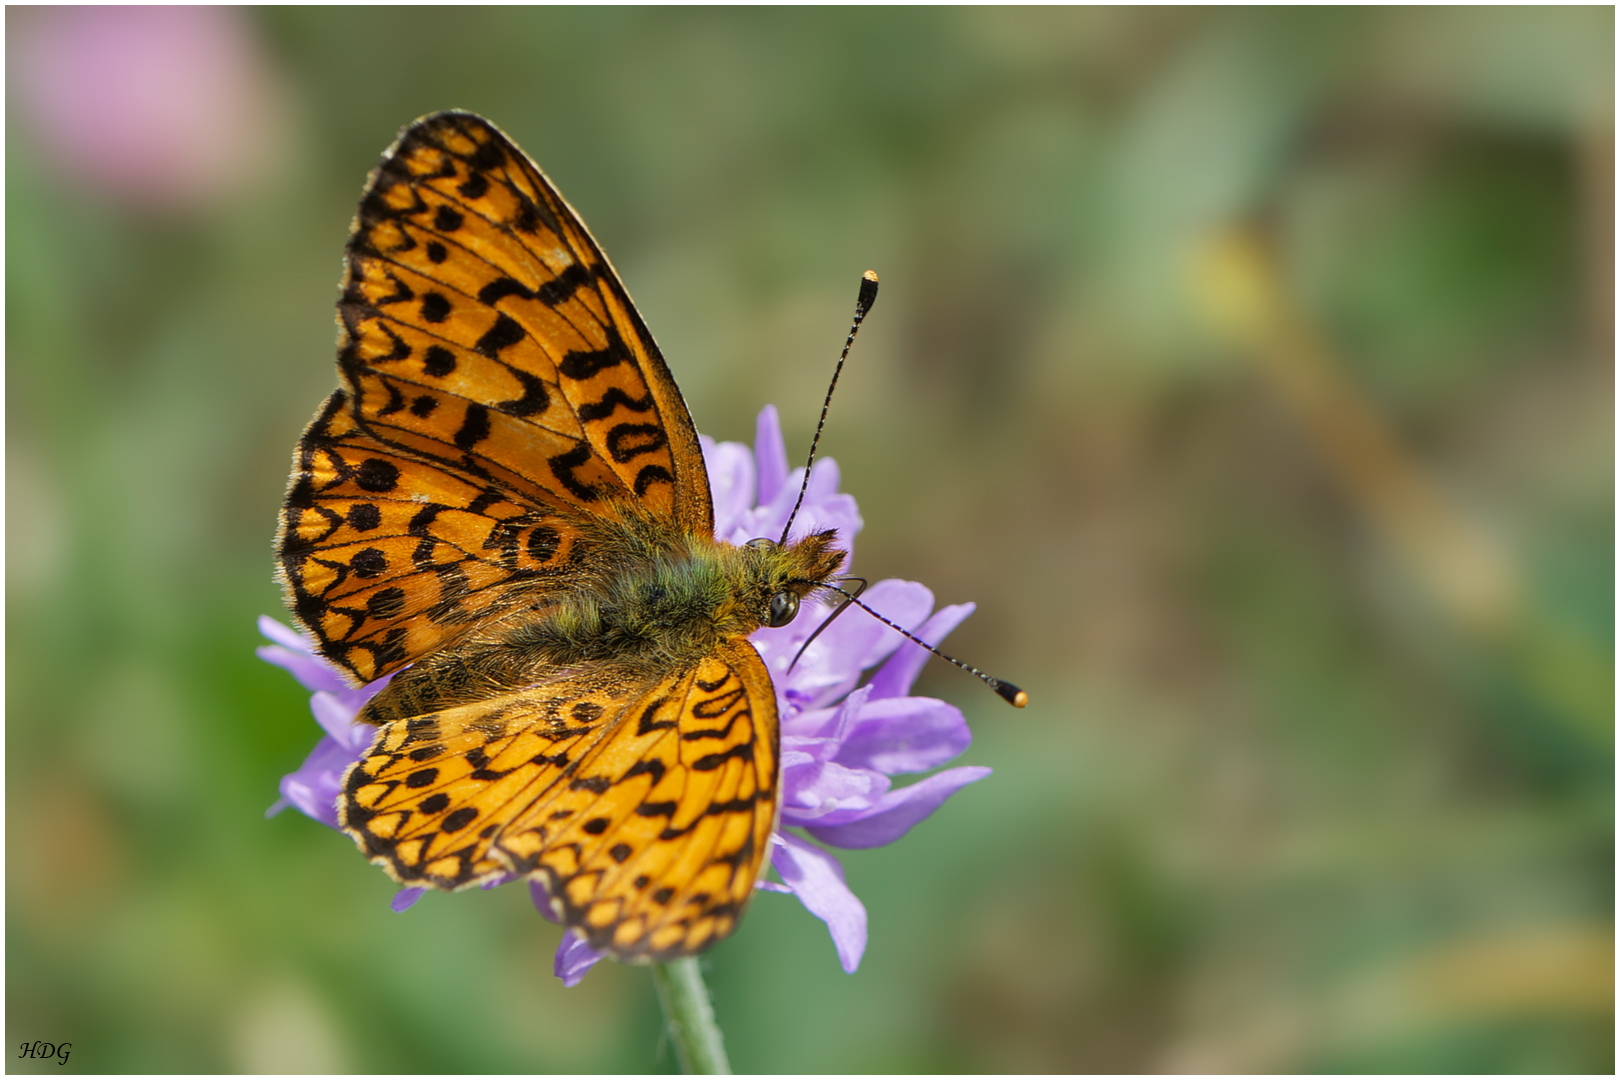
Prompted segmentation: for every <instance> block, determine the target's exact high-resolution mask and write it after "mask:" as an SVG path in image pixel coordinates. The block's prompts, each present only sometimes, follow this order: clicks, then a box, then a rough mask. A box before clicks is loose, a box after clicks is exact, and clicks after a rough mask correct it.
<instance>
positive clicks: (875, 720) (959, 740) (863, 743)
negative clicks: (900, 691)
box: [833, 687, 973, 776]
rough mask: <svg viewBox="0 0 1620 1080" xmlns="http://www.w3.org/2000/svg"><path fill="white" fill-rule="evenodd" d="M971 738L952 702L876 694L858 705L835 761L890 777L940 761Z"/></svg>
mask: <svg viewBox="0 0 1620 1080" xmlns="http://www.w3.org/2000/svg"><path fill="white" fill-rule="evenodd" d="M863 689H865V688H864V687H863ZM972 743H973V733H972V732H971V731H969V730H968V726H967V721H966V720H963V719H962V710H960V709H958V708H957V707H956V706H955V705H950V704H947V703H946V702H943V701H940V700H939V699H938V698H923V697H899V698H893V697H891V698H879V699H877V700H875V701H868V702H866V703H865V705H863V706H862V707H861V708H860V710H859V712H858V714H857V715H856V717H855V723H854V724H853V725H852V727H851V730H850V732H849V735H848V736H847V737H846V738H845V739H844V740H843V745H842V746H841V747H840V748H839V750H838V754H837V756H836V757H834V759H833V760H834V761H836V762H837V763H838V764H840V765H847V766H849V767H850V768H852V769H875V770H877V771H878V772H880V773H885V774H887V775H889V776H893V775H894V774H895V773H910V772H923V771H925V770H927V769H932V768H935V767H936V766H939V765H943V764H945V763H946V762H947V761H949V760H951V758H953V757H955V756H956V755H958V754H960V753H961V752H962V751H964V750H966V749H967V748H968V747H969V746H970V745H972Z"/></svg>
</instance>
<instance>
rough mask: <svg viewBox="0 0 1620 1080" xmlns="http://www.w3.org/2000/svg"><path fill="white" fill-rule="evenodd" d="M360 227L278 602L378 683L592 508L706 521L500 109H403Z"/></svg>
mask: <svg viewBox="0 0 1620 1080" xmlns="http://www.w3.org/2000/svg"><path fill="white" fill-rule="evenodd" d="M351 232H352V235H351V237H350V240H349V245H348V257H347V270H346V273H345V277H344V282H343V295H342V299H341V300H340V301H339V304H338V313H339V321H340V324H341V332H340V337H339V352H338V368H339V373H340V377H341V381H342V388H341V389H340V390H339V391H338V392H337V393H335V394H334V395H333V396H332V397H331V398H329V399H328V400H327V403H326V405H325V406H324V407H323V408H322V410H321V412H320V413H319V414H318V415H317V416H316V417H315V419H314V420H313V421H312V422H311V423H310V426H309V428H308V429H307V430H306V431H305V433H304V436H303V438H302V439H301V440H300V441H299V445H298V449H297V451H296V454H295V457H294V461H293V470H292V478H291V481H290V482H289V485H288V494H287V501H286V504H285V506H284V508H283V512H282V520H281V527H280V533H279V535H278V538H277V557H278V562H279V569H280V575H281V578H282V581H283V584H284V586H285V589H286V592H287V599H288V604H289V606H290V607H291V608H292V609H293V611H294V613H295V614H296V615H297V616H298V618H299V620H300V621H301V622H303V624H304V625H305V626H306V627H307V628H308V629H309V630H310V631H311V632H312V633H313V634H314V635H315V637H316V638H317V640H318V641H319V642H320V645H321V650H322V652H323V653H324V654H325V655H326V656H327V657H328V658H329V659H331V660H332V661H333V662H335V663H337V664H339V665H340V666H342V667H343V668H344V669H345V670H346V671H347V672H348V673H349V674H350V675H351V676H353V677H354V678H355V679H356V680H357V681H360V682H367V681H370V680H372V679H375V678H378V677H380V676H382V675H386V674H388V673H390V672H392V671H396V670H398V669H399V668H400V667H403V666H404V665H405V664H407V663H410V662H411V661H413V660H415V659H417V658H418V657H420V656H422V655H424V654H425V653H427V652H429V651H431V650H433V649H435V648H437V647H439V646H440V645H442V644H444V643H445V642H446V641H448V640H450V639H451V638H453V637H454V636H456V635H457V634H458V633H460V631H461V628H462V627H464V626H465V625H466V624H467V623H469V622H471V621H473V620H476V619H477V618H478V617H480V616H481V615H483V614H485V613H486V612H488V611H489V610H490V609H491V608H492V607H495V606H498V605H499V604H500V603H501V601H502V600H503V599H504V598H507V597H514V601H513V602H516V601H515V597H516V595H517V594H520V595H521V596H522V597H523V598H524V599H525V601H528V602H532V601H533V600H534V599H536V594H543V593H544V592H545V591H547V590H549V589H555V588H566V587H569V585H570V584H572V583H573V582H575V581H577V579H578V573H579V571H578V567H579V566H580V564H581V562H582V561H583V560H584V559H585V558H586V557H587V552H585V551H584V550H582V549H581V548H580V547H579V546H576V545H575V544H574V541H575V540H576V539H577V538H578V530H577V528H576V527H574V526H571V525H570V524H569V521H570V519H572V520H578V518H579V515H580V514H582V513H589V514H607V515H612V514H614V513H617V512H618V509H617V508H618V507H619V506H621V505H623V504H624V503H629V502H634V503H639V504H640V505H641V506H643V507H645V508H647V509H650V510H652V511H653V512H654V513H656V514H667V515H669V516H670V517H671V518H672V519H673V520H674V521H675V522H676V524H677V525H678V526H679V527H680V528H681V529H683V530H684V531H689V532H695V533H697V534H699V535H708V534H709V533H711V532H712V531H713V511H712V508H711V505H710V499H709V485H708V477H707V474H706V473H705V471H704V466H703V455H702V452H701V449H700V448H699V446H698V441H697V434H696V431H695V430H694V429H693V427H692V421H691V417H690V416H689V415H688V414H687V411H686V406H685V404H684V403H683V402H682V400H681V396H680V391H679V390H678V389H677V388H676V386H675V383H674V380H673V379H671V378H670V374H669V370H668V368H667V367H666V366H665V365H664V361H663V358H662V357H661V356H660V354H659V352H658V347H657V346H656V345H655V344H654V343H653V339H652V336H651V335H650V334H649V333H648V332H647V329H646V327H645V325H643V323H642V321H641V318H640V316H639V315H637V314H636V311H635V308H634V307H633V306H632V305H631V303H630V298H629V295H628V294H627V293H626V292H625V290H624V286H623V285H622V284H621V283H620V282H619V279H618V276H617V275H616V274H615V273H614V271H613V267H612V266H611V265H610V264H609V263H608V261H607V258H606V256H604V255H603V254H602V252H601V249H600V248H598V247H597V245H596V243H595V241H594V240H592V239H591V236H590V234H589V233H588V232H587V231H586V229H585V226H584V224H583V223H582V222H581V221H580V220H579V218H578V216H577V215H576V214H575V213H574V212H573V210H572V209H571V208H570V207H569V206H568V204H567V203H566V202H564V201H563V199H562V196H560V195H559V194H558V193H557V191H556V189H555V188H554V187H552V185H551V183H550V181H549V180H547V179H546V177H545V175H544V174H543V173H542V172H541V171H540V170H539V168H538V167H536V166H535V165H534V163H533V162H531V161H530V160H529V159H528V158H527V157H525V156H524V154H523V152H522V151H521V150H519V149H518V148H517V147H516V146H515V145H513V143H512V142H511V141H510V140H509V139H507V138H506V136H505V135H503V134H502V133H501V132H500V131H499V130H497V129H496V128H495V127H494V126H493V125H491V124H490V123H489V122H488V121H485V120H483V119H481V118H479V117H477V116H473V115H472V114H470V113H459V112H450V113H437V114H435V115H432V116H428V117H424V118H422V119H420V120H418V121H416V122H415V123H413V124H411V125H409V126H408V127H406V128H405V130H404V131H403V132H401V134H400V137H399V139H398V141H397V142H396V143H395V144H394V146H393V147H391V148H390V149H389V151H388V152H387V153H386V154H385V155H384V156H383V161H382V163H381V164H380V165H379V166H378V167H377V169H376V170H375V171H373V173H372V174H371V177H370V180H369V181H368V183H367V186H366V191H365V194H364V195H363V197H362V199H361V203H360V209H359V213H358V215H357V216H356V218H355V222H354V225H353V227H352V230H351ZM517 585H521V589H518V590H517V593H516V594H514V591H513V589H512V588H509V587H508V586H517Z"/></svg>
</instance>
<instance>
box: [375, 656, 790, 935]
mask: <svg viewBox="0 0 1620 1080" xmlns="http://www.w3.org/2000/svg"><path fill="white" fill-rule="evenodd" d="M777 755H778V738H777V719H776V706H775V701H774V697H773V694H772V691H771V686H770V681H769V677H768V676H767V675H766V673H765V668H764V665H763V664H762V663H761V661H760V659H759V655H758V654H757V653H756V652H755V651H754V649H753V646H751V645H749V644H748V643H747V642H742V641H739V642H735V643H733V644H731V645H729V646H727V647H725V648H723V649H722V650H721V651H720V652H719V653H718V654H717V655H716V656H713V657H710V658H708V659H706V660H704V661H703V663H701V664H699V665H698V666H697V667H696V668H695V669H693V670H691V671H686V672H682V673H680V674H677V675H674V676H671V677H668V678H665V679H662V680H659V681H657V682H656V683H653V684H651V685H647V684H642V685H632V684H631V682H630V676H628V675H618V674H615V673H614V672H612V671H611V670H609V671H605V672H603V671H598V672H593V673H591V674H590V675H586V676H580V677H576V678H572V679H563V680H558V681H555V682H552V683H548V684H547V685H545V686H543V687H537V688H535V689H534V690H530V691H525V692H523V693H520V694H515V695H511V696H508V697H505V698H500V699H495V700H492V701H488V702H480V703H478V704H476V705H464V706H460V707H458V708H454V709H447V710H445V711H443V712H440V713H436V714H431V715H428V716H421V717H413V718H410V719H405V720H396V721H393V722H391V723H389V724H387V725H385V726H384V727H383V728H382V729H381V731H380V732H379V734H378V737H377V740H376V742H375V744H374V745H373V747H372V749H371V751H370V752H369V753H368V754H367V756H366V757H365V758H364V759H363V760H362V761H361V762H360V763H359V764H358V765H356V766H355V767H354V768H353V769H352V770H351V771H350V773H349V775H348V777H347V779H346V781H345V795H344V808H343V820H344V825H345V827H346V828H347V829H348V831H349V832H350V833H351V834H352V835H353V836H355V838H356V839H357V840H358V841H359V842H360V843H361V845H362V846H363V847H364V848H365V850H366V852H367V853H368V854H369V855H370V856H371V857H372V858H373V860H374V861H376V862H379V863H381V864H382V865H384V866H385V867H387V868H388V869H389V870H390V871H391V872H392V873H393V875H394V876H395V877H396V878H397V879H398V880H399V881H400V882H401V883H403V884H406V885H431V886H434V887H437V888H445V889H454V888H461V887H464V886H467V885H471V884H474V883H476V882H479V881H483V880H487V879H489V878H491V877H494V876H498V875H500V874H501V873H504V872H508V871H510V872H512V873H517V874H531V873H535V874H538V875H539V876H540V877H541V878H542V879H543V880H544V881H545V882H546V884H547V886H548V888H549V889H550V892H551V895H552V896H553V898H554V900H555V902H556V904H557V905H558V907H559V909H560V910H559V914H560V915H561V916H562V917H563V918H564V921H565V922H567V923H568V924H569V925H571V926H577V927H579V928H580V931H581V932H582V933H583V934H584V935H585V936H586V938H587V940H588V941H589V942H590V943H591V944H592V945H593V946H595V947H596V948H598V949H600V950H602V951H604V952H609V953H612V954H613V955H616V956H619V957H621V958H623V959H638V958H654V959H657V958H667V957H671V956H680V955H687V954H689V953H692V952H696V951H697V950H699V949H701V948H703V947H704V946H705V945H708V944H710V943H711V942H713V941H716V940H718V939H720V938H722V937H724V936H725V935H727V934H728V933H730V932H731V930H732V928H733V927H734V926H735V925H736V922H737V919H738V918H739V917H740V916H741V914H742V910H743V908H744V907H745V906H746V904H747V902H748V898H749V896H750V894H751V893H752V892H753V889H754V884H755V882H756V881H757V879H758V877H759V873H760V868H761V866H762V865H763V862H764V857H765V855H766V853H767V852H768V850H769V846H770V833H771V828H772V826H773V824H774V820H775V815H776V773H777V769H776V762H777Z"/></svg>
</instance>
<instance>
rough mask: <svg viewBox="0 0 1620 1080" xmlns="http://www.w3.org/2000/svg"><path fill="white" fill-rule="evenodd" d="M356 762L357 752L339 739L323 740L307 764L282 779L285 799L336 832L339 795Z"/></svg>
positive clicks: (307, 759)
mask: <svg viewBox="0 0 1620 1080" xmlns="http://www.w3.org/2000/svg"><path fill="white" fill-rule="evenodd" d="M354 758H355V754H354V752H353V751H351V750H349V749H348V748H347V747H345V746H344V745H342V744H341V743H339V742H338V741H337V740H336V739H332V738H327V737H322V739H321V741H320V742H318V743H316V744H315V749H313V750H311V751H310V752H309V757H307V758H305V759H304V763H303V764H302V765H300V766H299V767H298V768H297V769H296V770H294V771H293V772H290V773H288V774H287V775H286V776H283V777H282V778H281V796H282V798H284V799H286V800H287V801H288V802H289V803H291V804H292V805H293V806H294V807H295V808H296V809H297V810H298V811H299V812H300V813H302V814H304V816H306V817H311V818H314V819H315V820H316V821H318V822H320V823H321V824H322V825H325V826H326V827H327V828H329V829H336V828H337V827H338V817H337V799H338V793H339V792H340V791H341V790H342V782H343V774H344V772H345V771H347V770H348V768H349V766H350V765H351V764H353V763H354Z"/></svg>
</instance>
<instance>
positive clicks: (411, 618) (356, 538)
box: [277, 390, 580, 682]
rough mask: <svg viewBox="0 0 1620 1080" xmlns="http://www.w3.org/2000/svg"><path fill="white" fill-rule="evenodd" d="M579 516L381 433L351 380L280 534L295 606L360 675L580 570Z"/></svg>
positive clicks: (327, 410) (334, 654) (328, 415)
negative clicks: (352, 391) (358, 410)
mask: <svg viewBox="0 0 1620 1080" xmlns="http://www.w3.org/2000/svg"><path fill="white" fill-rule="evenodd" d="M577 541H578V532H577V525H575V524H574V523H573V522H571V521H570V520H569V519H568V518H566V517H564V516H561V515H559V514H557V513H555V512H553V511H551V510H550V508H549V507H547V506H546V505H545V504H542V503H540V502H538V501H536V500H532V499H527V498H524V497H523V496H520V495H518V494H517V493H515V492H514V491H512V490H511V489H510V488H509V487H507V486H506V485H503V484H500V483H498V482H496V481H493V480H487V479H484V478H481V477H478V476H475V475H471V474H469V473H467V472H465V471H464V470H459V469H456V468H454V467H452V466H449V465H445V464H440V463H435V462H431V461H428V460H425V459H423V458H421V457H417V456H411V455H407V454H405V453H403V452H401V451H399V450H397V449H395V448H393V447H389V446H385V445H383V444H381V443H378V442H377V441H376V439H375V438H373V437H372V436H371V434H370V433H369V432H368V431H367V430H366V429H365V428H363V427H361V426H360V425H359V424H357V423H356V422H355V420H354V417H353V415H352V412H351V410H350V409H349V408H348V406H347V402H346V397H345V392H344V391H342V390H340V391H338V392H337V393H335V394H334V395H333V396H332V397H331V398H330V399H329V400H328V401H327V404H326V406H325V407H324V408H323V409H322V410H321V412H320V414H319V415H317V416H316V418H315V420H314V421H313V422H312V423H311V424H310V426H309V429H308V430H307V431H305V433H304V437H303V439H302V440H301V441H300V443H299V447H298V454H297V458H296V459H295V461H294V466H293V479H292V484H291V486H290V488H289V490H288V493H287V501H286V504H285V506H284V507H283V509H282V523H281V534H280V538H279V541H278V545H277V551H278V556H279V559H280V569H281V574H282V578H283V581H284V584H285V586H286V589H287V592H288V594H289V602H290V606H291V607H292V608H293V610H294V611H295V612H296V613H297V614H298V616H299V618H300V619H301V621H302V622H303V623H304V624H305V626H307V627H308V628H309V629H310V631H311V632H312V633H314V634H315V636H316V638H317V639H318V640H319V641H320V642H321V646H322V652H324V653H325V655H326V656H327V658H328V659H330V660H332V661H333V662H334V663H337V664H339V665H340V666H342V667H343V668H344V669H345V670H347V671H348V672H349V673H350V674H351V675H352V676H354V678H355V679H356V680H357V681H358V682H369V681H370V680H372V679H375V678H378V677H380V676H382V675H386V674H388V673H389V672H391V671H395V670H397V669H398V668H399V667H401V666H403V665H404V664H406V663H409V662H410V661H411V660H414V659H416V658H417V657H420V656H422V655H424V654H426V653H428V652H430V651H432V650H433V649H434V648H437V647H438V646H440V645H442V644H444V643H445V642H446V641H448V640H450V639H452V638H454V637H456V636H457V635H458V634H460V633H461V632H462V630H463V629H465V628H466V627H467V626H468V625H470V624H471V623H473V622H474V621H476V620H478V619H479V618H481V617H483V616H485V615H486V614H488V613H490V612H491V611H494V610H499V609H500V608H501V607H502V606H503V605H504V604H506V603H509V602H510V600H511V599H512V592H513V589H514V588H516V587H519V586H521V587H522V588H524V589H527V590H536V591H537V590H543V589H546V588H561V587H566V586H567V585H569V584H570V583H572V582H573V581H574V580H575V579H576V578H577V576H578V574H579V572H580V571H579V567H578V566H577V562H578V560H577V558H576V556H577V555H578V552H577V550H576V547H575V545H576V542H577Z"/></svg>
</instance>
